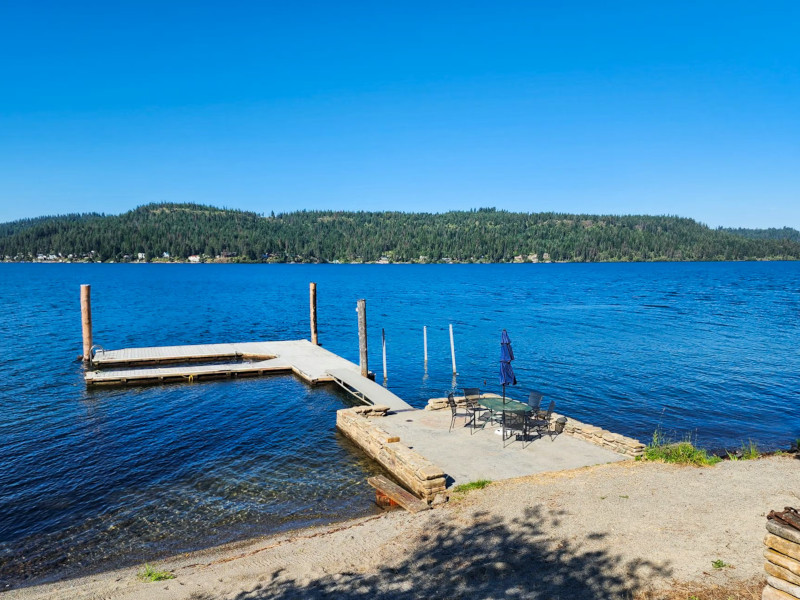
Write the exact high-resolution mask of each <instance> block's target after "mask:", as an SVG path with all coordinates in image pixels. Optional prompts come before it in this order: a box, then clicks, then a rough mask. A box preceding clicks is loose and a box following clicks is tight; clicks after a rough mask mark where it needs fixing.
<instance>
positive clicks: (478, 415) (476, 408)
mask: <svg viewBox="0 0 800 600" xmlns="http://www.w3.org/2000/svg"><path fill="white" fill-rule="evenodd" d="M480 398H481V390H480V389H479V388H464V404H465V406H466V408H467V412H468V413H469V414H470V415H471V416H472V433H474V432H475V427H477V425H478V421H479V420H480V421H483V424H482V425H481V427H484V426H485V425H486V422H487V421H488V420H489V416H488V413H490V412H491V411H490V410H489V409H488V408H486V407H485V406H481V405H480V403H479V402H478V400H480Z"/></svg>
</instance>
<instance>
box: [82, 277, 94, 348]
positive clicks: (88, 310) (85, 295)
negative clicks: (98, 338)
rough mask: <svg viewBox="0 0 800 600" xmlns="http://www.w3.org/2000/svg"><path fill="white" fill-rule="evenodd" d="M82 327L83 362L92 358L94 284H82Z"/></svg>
mask: <svg viewBox="0 0 800 600" xmlns="http://www.w3.org/2000/svg"><path fill="white" fill-rule="evenodd" d="M81 328H82V330H83V362H86V363H88V362H91V360H92V286H90V285H88V284H84V285H81Z"/></svg>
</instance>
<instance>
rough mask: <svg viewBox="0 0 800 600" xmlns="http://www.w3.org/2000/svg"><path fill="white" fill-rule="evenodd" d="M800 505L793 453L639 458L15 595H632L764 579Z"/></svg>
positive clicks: (241, 599)
mask: <svg viewBox="0 0 800 600" xmlns="http://www.w3.org/2000/svg"><path fill="white" fill-rule="evenodd" d="M797 505H800V461H798V460H796V459H795V458H794V457H793V456H775V457H770V458H763V459H760V460H755V461H733V462H731V461H725V462H723V463H721V464H719V465H717V466H714V467H709V468H695V467H681V466H674V465H666V464H659V463H642V462H632V461H629V462H624V463H615V464H608V465H602V466H597V467H590V468H584V469H578V470H574V471H567V472H561V473H553V474H543V475H535V476H530V477H523V478H519V479H514V480H507V481H503V482H498V483H494V484H492V485H490V486H488V487H486V488H485V489H483V490H474V491H471V492H468V493H465V494H455V495H454V496H453V498H452V500H451V502H450V503H448V504H447V505H443V506H440V507H437V508H435V509H434V510H431V511H427V512H423V513H420V514H417V515H411V514H408V513H406V512H404V511H390V512H387V513H384V514H381V515H378V516H372V517H366V518H362V519H357V520H353V521H348V522H345V523H339V524H336V525H332V526H329V527H323V528H315V529H307V530H302V531H295V532H291V533H289V534H284V535H279V536H273V537H268V538H260V539H254V540H249V541H247V542H241V543H237V544H232V545H227V546H222V547H217V548H211V549H208V550H204V551H201V552H196V553H192V554H186V555H180V556H176V557H173V558H171V559H168V560H165V561H161V562H159V563H158V564H157V565H156V566H157V567H158V568H159V569H163V570H167V571H170V572H172V573H173V574H174V575H175V579H171V580H167V581H160V582H143V581H140V580H139V579H138V578H137V572H138V571H139V569H140V568H138V567H137V568H128V569H122V570H117V571H112V572H108V573H102V574H99V575H94V576H90V577H85V578H78V579H72V580H67V581H62V582H59V583H55V584H47V585H41V586H34V587H28V588H20V589H15V590H10V591H9V592H7V593H6V594H4V597H6V598H9V600H10V599H12V598H20V599H25V600H28V599H34V598H37V599H39V598H41V599H45V598H71V599H80V598H124V599H130V600H145V599H148V600H149V599H160V598H186V599H194V600H202V599H211V598H226V599H236V600H245V599H248V600H249V599H252V600H255V599H266V598H271V599H272V598H277V599H284V598H326V597H330V598H344V599H349V598H352V599H356V598H365V599H366V598H443V597H447V598H630V597H631V596H632V594H633V593H635V592H641V591H642V590H647V589H653V588H661V589H669V588H670V587H671V586H674V585H676V582H684V583H685V582H697V583H698V584H705V585H708V584H724V583H728V582H734V583H735V582H737V581H745V580H752V579H753V578H757V577H759V576H761V574H762V569H763V558H762V551H763V549H762V539H763V537H764V532H765V529H764V526H765V516H766V513H768V512H769V511H770V510H772V509H781V508H783V507H784V506H797ZM716 560H722V561H724V563H725V564H726V565H727V566H725V567H723V568H713V567H712V561H716Z"/></svg>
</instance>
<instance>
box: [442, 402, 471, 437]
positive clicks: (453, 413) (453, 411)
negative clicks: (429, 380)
mask: <svg viewBox="0 0 800 600" xmlns="http://www.w3.org/2000/svg"><path fill="white" fill-rule="evenodd" d="M447 405H448V406H449V407H450V414H451V416H452V418H451V419H450V429H449V430H448V432H449V431H453V426H454V425H455V424H456V419H457V418H458V417H464V418H465V419H466V420H465V422H464V425H466V424H467V423H469V422H470V421H473V423H474V420H475V414H474V413H472V415H470V413H469V411H468V412H465V413H459V412H458V405H457V404H456V399H455V397H454V396H453V392H450V393H449V394H447ZM473 427H474V424H473Z"/></svg>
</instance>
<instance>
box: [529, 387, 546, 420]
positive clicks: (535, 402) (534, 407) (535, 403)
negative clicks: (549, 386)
mask: <svg viewBox="0 0 800 600" xmlns="http://www.w3.org/2000/svg"><path fill="white" fill-rule="evenodd" d="M542 398H544V394H542V393H541V392H537V391H536V390H532V391H531V393H530V395H528V406H530V407H531V414H532V415H534V416H536V415H538V414H539V409H540V408H541V406H542Z"/></svg>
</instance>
